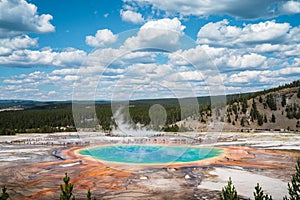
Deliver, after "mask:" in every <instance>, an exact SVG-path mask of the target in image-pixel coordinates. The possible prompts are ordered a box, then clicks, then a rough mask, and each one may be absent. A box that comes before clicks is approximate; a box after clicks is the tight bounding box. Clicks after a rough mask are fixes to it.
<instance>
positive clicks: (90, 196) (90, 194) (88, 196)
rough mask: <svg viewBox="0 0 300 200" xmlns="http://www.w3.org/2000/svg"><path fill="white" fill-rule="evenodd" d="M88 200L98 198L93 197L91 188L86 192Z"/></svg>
mask: <svg viewBox="0 0 300 200" xmlns="http://www.w3.org/2000/svg"><path fill="white" fill-rule="evenodd" d="M86 200H96V197H94V198H92V193H91V190H90V189H89V190H88V192H87V194H86Z"/></svg>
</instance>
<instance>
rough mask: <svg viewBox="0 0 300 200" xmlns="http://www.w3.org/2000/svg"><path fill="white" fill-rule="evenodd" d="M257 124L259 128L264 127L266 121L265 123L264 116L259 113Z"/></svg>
mask: <svg viewBox="0 0 300 200" xmlns="http://www.w3.org/2000/svg"><path fill="white" fill-rule="evenodd" d="M257 124H258V125H259V126H261V125H263V124H264V121H263V116H262V115H261V114H259V113H258V116H257Z"/></svg>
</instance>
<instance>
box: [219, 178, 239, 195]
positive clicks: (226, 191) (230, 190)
mask: <svg viewBox="0 0 300 200" xmlns="http://www.w3.org/2000/svg"><path fill="white" fill-rule="evenodd" d="M220 200H239V196H238V194H237V191H236V189H235V187H234V185H232V181H231V178H229V181H228V183H227V185H226V186H225V187H223V188H222V192H221V194H220Z"/></svg>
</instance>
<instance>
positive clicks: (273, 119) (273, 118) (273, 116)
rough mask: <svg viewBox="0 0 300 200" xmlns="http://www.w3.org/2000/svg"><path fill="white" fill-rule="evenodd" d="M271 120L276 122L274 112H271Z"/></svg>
mask: <svg viewBox="0 0 300 200" xmlns="http://www.w3.org/2000/svg"><path fill="white" fill-rule="evenodd" d="M271 122H272V123H275V122H276V118H275V115H274V113H272V118H271Z"/></svg>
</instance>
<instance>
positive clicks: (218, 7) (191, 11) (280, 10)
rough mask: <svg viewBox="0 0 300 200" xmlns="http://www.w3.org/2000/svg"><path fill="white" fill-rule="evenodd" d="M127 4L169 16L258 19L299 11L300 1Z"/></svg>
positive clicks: (142, 1)
mask: <svg viewBox="0 0 300 200" xmlns="http://www.w3.org/2000/svg"><path fill="white" fill-rule="evenodd" d="M123 2H124V3H125V5H129V6H131V7H137V6H138V7H139V8H141V9H144V8H148V7H151V8H152V9H153V10H158V11H164V12H165V14H166V15H168V16H174V15H179V16H189V15H196V16H200V17H203V16H208V15H221V16H224V15H230V16H233V17H236V18H243V19H257V18H265V17H274V16H278V15H281V14H294V13H299V12H300V10H299V1H292V0H290V1H285V2H283V1H281V0H264V1H254V0H243V1H240V0H231V1H225V0H220V1H215V0H205V1H204V0H185V1H182V0H172V1H170V0H139V1H135V0H123Z"/></svg>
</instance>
